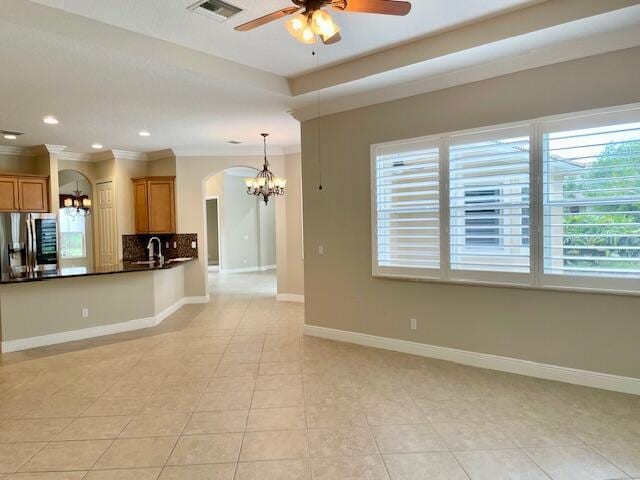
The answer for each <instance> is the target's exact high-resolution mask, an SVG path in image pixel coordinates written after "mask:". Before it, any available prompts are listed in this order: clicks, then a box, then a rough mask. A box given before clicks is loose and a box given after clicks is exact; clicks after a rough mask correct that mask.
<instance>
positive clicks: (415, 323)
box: [411, 318, 418, 330]
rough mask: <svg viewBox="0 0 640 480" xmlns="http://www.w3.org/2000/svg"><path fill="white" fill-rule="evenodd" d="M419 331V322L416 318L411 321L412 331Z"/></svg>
mask: <svg viewBox="0 0 640 480" xmlns="http://www.w3.org/2000/svg"><path fill="white" fill-rule="evenodd" d="M417 329H418V321H417V320H416V319H415V318H412V319H411V330H417Z"/></svg>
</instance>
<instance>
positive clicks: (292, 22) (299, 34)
mask: <svg viewBox="0 0 640 480" xmlns="http://www.w3.org/2000/svg"><path fill="white" fill-rule="evenodd" d="M285 27H286V28H287V32H289V34H290V35H291V36H292V37H293V38H295V39H296V40H298V41H299V42H302V43H307V44H314V43H316V35H315V33H314V32H313V28H311V25H310V22H309V20H308V17H307V16H305V15H303V14H302V13H299V14H298V15H295V16H294V17H291V18H290V19H289V20H287V21H286V22H285Z"/></svg>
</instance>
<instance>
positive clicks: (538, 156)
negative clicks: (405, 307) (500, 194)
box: [370, 103, 640, 295]
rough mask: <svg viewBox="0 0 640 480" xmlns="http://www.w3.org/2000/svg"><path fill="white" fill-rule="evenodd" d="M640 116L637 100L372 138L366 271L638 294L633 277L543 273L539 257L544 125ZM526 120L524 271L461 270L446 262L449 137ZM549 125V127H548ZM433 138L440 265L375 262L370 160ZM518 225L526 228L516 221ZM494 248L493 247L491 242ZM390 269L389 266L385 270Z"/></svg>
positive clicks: (565, 126)
mask: <svg viewBox="0 0 640 480" xmlns="http://www.w3.org/2000/svg"><path fill="white" fill-rule="evenodd" d="M638 121H640V103H634V104H628V105H621V106H616V107H606V108H599V109H593V110H586V111H581V112H572V113H567V114H561V115H552V116H546V117H540V118H536V119H533V120H528V121H523V122H513V123H508V124H500V125H490V126H487V127H481V128H475V129H467V130H458V131H452V132H445V133H441V134H437V135H428V136H424V137H416V138H411V139H405V140H400V141H391V142H383V143H376V144H372V145H371V148H370V155H371V163H370V166H371V204H370V206H371V219H372V228H371V246H372V255H371V258H372V276H373V277H376V278H392V279H406V280H417V281H425V282H436V283H450V284H469V285H485V286H500V287H516V288H529V289H536V290H560V291H574V292H588V293H602V294H620V295H640V279H639V278H619V277H596V276H577V275H576V276H573V275H560V274H549V273H545V267H544V261H545V257H544V255H545V252H544V228H545V215H544V198H543V196H544V169H543V154H544V152H543V138H544V134H545V133H549V132H550V131H562V130H577V129H580V128H590V127H597V126H606V125H614V124H618V123H631V122H638ZM523 126H526V127H527V128H528V129H529V249H530V255H529V258H530V272H529V273H514V272H497V271H496V272H492V271H466V270H455V271H452V270H451V268H450V265H451V257H450V241H451V240H450V213H451V212H450V206H449V203H450V202H449V185H450V181H451V179H450V178H449V154H450V148H449V147H450V146H449V139H450V138H451V137H454V136H458V135H468V134H474V133H478V134H482V132H491V131H496V132H498V131H500V130H507V129H512V128H518V127H523ZM550 126H553V127H554V130H549V128H550ZM434 140H438V141H439V150H440V151H439V160H440V168H439V194H440V203H439V225H440V268H439V269H438V270H436V271H434V270H435V269H429V271H428V272H422V270H423V269H419V268H410V267H398V268H393V269H389V268H388V267H382V268H381V267H379V266H378V258H377V257H378V241H377V231H378V226H377V203H376V198H377V192H376V160H377V152H378V151H380V149H382V148H388V147H390V146H394V145H407V144H411V143H415V142H422V141H434ZM521 228H526V227H524V226H522V227H521ZM497 248H499V247H497ZM390 270H391V271H390Z"/></svg>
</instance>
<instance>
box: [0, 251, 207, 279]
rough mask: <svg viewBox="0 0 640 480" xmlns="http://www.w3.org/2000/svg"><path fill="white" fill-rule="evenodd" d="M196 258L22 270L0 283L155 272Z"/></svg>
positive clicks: (5, 276) (5, 275)
mask: <svg viewBox="0 0 640 480" xmlns="http://www.w3.org/2000/svg"><path fill="white" fill-rule="evenodd" d="M192 260H195V258H189V259H186V260H180V261H170V260H167V261H166V262H165V263H162V264H160V263H154V264H136V263H133V262H125V263H120V264H118V265H115V266H112V267H95V268H94V267H68V268H59V269H57V270H44V271H36V272H21V273H19V274H15V275H9V274H5V273H3V274H2V276H1V277H0V285H6V284H12V283H25V282H40V281H43V280H55V279H57V278H73V277H88V276H94V275H113V274H116V273H130V272H154V271H156V270H169V269H172V268H176V267H179V266H180V265H184V264H185V263H187V262H190V261H192Z"/></svg>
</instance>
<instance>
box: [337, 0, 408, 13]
mask: <svg viewBox="0 0 640 480" xmlns="http://www.w3.org/2000/svg"><path fill="white" fill-rule="evenodd" d="M332 6H333V7H335V8H337V9H338V10H344V11H345V12H360V13H380V14H382V15H406V14H408V13H409V12H410V11H411V3H409V2H404V1H396V0H344V1H335V0H334V1H333V3H332Z"/></svg>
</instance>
